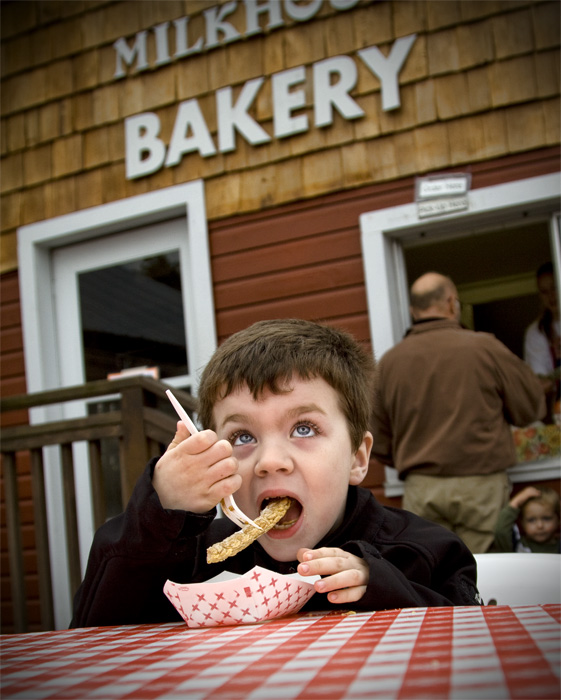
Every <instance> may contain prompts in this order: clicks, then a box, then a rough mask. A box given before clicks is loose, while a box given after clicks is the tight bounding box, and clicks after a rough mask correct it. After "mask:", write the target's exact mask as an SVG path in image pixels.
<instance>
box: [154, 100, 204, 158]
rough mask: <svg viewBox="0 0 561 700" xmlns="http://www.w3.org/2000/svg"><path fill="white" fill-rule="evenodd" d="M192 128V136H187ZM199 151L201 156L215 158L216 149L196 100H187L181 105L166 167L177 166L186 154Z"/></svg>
mask: <svg viewBox="0 0 561 700" xmlns="http://www.w3.org/2000/svg"><path fill="white" fill-rule="evenodd" d="M189 127H191V133H192V135H191V136H189V137H187V136H185V134H186V133H187V130H188V129H189ZM190 151H199V153H200V154H201V156H203V158H205V157H206V156H213V155H214V154H215V153H216V148H215V146H214V143H213V141H212V138H211V136H210V132H209V130H208V128H207V125H206V122H205V120H204V117H203V115H202V113H201V110H200V108H199V103H198V102H197V100H196V99H192V100H187V101H186V102H182V103H181V104H180V105H179V109H178V110H177V116H176V118H175V124H174V125H173V134H172V135H171V140H170V142H169V149H168V156H167V158H166V166H169V165H177V164H178V163H179V161H180V160H181V157H182V155H183V154H184V153H189V152H190Z"/></svg>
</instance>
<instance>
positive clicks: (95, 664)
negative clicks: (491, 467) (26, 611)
mask: <svg viewBox="0 0 561 700" xmlns="http://www.w3.org/2000/svg"><path fill="white" fill-rule="evenodd" d="M560 632H561V605H542V606H520V607H510V606H487V607H456V608H452V607H450V608H409V609H402V610H384V611H378V612H371V613H370V612H369V613H357V614H329V613H325V614H310V615H302V614H301V615H297V616H292V617H290V618H284V619H277V620H272V621H269V622H266V623H262V624H256V625H240V626H237V627H217V628H216V627H215V628H205V629H189V628H188V627H187V626H186V625H184V624H183V623H174V624H159V625H131V626H122V627H94V628H85V629H75V630H64V631H55V632H39V633H31V634H16V635H3V636H2V637H0V642H1V648H2V674H1V688H2V692H1V696H2V698H3V699H4V700H8V698H10V699H14V698H56V700H64V699H66V698H80V700H85V699H86V698H96V699H97V700H115V699H117V698H119V699H122V698H134V700H152V699H154V698H159V699H163V698H165V699H166V700H174V699H177V700H186V699H189V700H192V699H195V698H197V699H202V698H224V699H226V698H227V699H228V700H236V699H240V700H241V699H244V700H245V699H246V698H247V699H249V698H252V699H259V698H267V699H268V700H274V699H275V698H278V699H279V700H292V699H293V698H305V699H306V700H332V699H335V698H348V699H354V698H361V699H362V700H374V699H376V698H381V699H383V700H390V699H392V698H407V699H409V698H430V699H431V700H438V699H439V698H469V699H472V698H484V699H485V700H489V699H490V698H524V699H526V698H540V699H541V700H544V699H545V698H556V699H558V698H559V697H560V682H559V673H560V669H559V659H560V651H561V644H560V642H561V638H560V637H561V634H560Z"/></svg>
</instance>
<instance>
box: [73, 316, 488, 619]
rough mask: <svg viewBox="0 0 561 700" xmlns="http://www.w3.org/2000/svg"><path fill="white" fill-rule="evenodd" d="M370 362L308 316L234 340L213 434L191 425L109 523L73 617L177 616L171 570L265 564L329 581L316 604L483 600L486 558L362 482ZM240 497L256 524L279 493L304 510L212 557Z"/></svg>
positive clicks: (205, 376) (204, 575) (183, 574)
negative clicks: (169, 594)
mask: <svg viewBox="0 0 561 700" xmlns="http://www.w3.org/2000/svg"><path fill="white" fill-rule="evenodd" d="M373 369H374V363H373V359H372V357H371V355H370V354H369V353H367V352H366V351H364V350H363V349H362V348H361V346H360V345H359V344H358V343H357V342H356V341H355V340H354V339H353V338H352V337H351V336H350V335H348V334H346V333H344V332H342V331H340V330H336V329H335V328H332V327H329V326H326V325H321V324H317V323H312V322H308V321H302V320H298V319H292V320H276V321H263V322H259V323H256V324H254V325H253V326H251V327H249V328H248V329H246V330H243V331H240V332H239V333H236V334H234V335H233V336H231V337H230V338H229V339H228V340H226V341H225V342H224V343H223V344H222V345H221V346H220V347H219V348H218V349H217V350H216V352H215V353H214V355H213V357H212V358H211V360H210V361H209V363H208V365H207V366H206V367H205V369H204V371H203V373H202V377H201V382H200V385H199V413H198V416H199V420H200V422H201V424H202V426H203V427H204V428H205V429H204V430H202V431H201V432H199V433H196V434H194V435H189V433H188V431H187V429H186V428H185V426H184V425H183V424H182V423H179V424H178V426H177V432H176V434H175V437H174V438H173V440H172V442H171V444H170V445H169V447H168V449H167V451H166V452H165V454H164V455H163V456H162V457H160V458H159V459H157V458H156V459H154V460H152V461H151V462H150V463H149V464H148V465H147V467H146V469H145V471H144V473H143V474H142V476H141V477H140V479H139V480H138V482H137V484H136V486H135V489H134V491H133V494H132V496H131V499H130V501H129V503H128V505H127V508H126V511H125V512H124V513H123V514H121V515H118V516H117V517H115V518H113V519H112V520H109V521H108V522H107V523H105V524H104V525H102V526H101V528H100V529H99V530H98V531H97V533H96V535H95V537H94V542H93V545H92V548H91V551H90V555H89V561H88V566H87V570H86V574H85V578H84V581H83V582H82V584H81V586H80V588H79V590H78V592H77V594H76V596H75V604H74V617H73V620H72V622H71V626H72V627H84V626H92V625H119V624H130V623H143V622H165V621H173V620H179V619H180V618H179V614H178V613H177V611H176V610H175V608H174V607H173V606H172V605H171V603H170V602H169V601H168V599H167V598H166V597H165V595H164V593H163V587H164V584H165V582H166V580H167V579H171V580H173V581H175V582H179V583H188V582H192V583H195V582H198V583H200V582H203V581H206V580H208V579H209V578H211V577H213V576H215V575H216V574H218V573H220V572H221V571H223V570H227V571H231V572H232V573H238V574H242V573H245V572H247V571H250V570H251V569H252V568H253V567H254V566H256V565H259V566H262V567H264V568H267V569H270V570H273V571H276V572H279V573H283V574H287V573H292V572H295V571H298V573H300V574H301V575H303V576H313V575H320V576H321V577H322V578H321V579H320V580H318V581H316V583H315V584H314V585H315V588H316V590H317V594H316V595H314V596H313V597H312V598H311V599H310V601H308V603H307V605H306V607H305V608H304V610H306V609H308V610H309V609H314V608H315V609H321V610H325V609H330V608H334V609H348V608H349V607H352V609H354V610H379V609H386V608H400V607H426V606H447V605H477V604H479V603H480V599H479V594H478V592H477V588H476V583H475V581H476V566H475V561H474V558H473V557H472V555H471V553H470V552H469V550H468V548H467V547H466V546H465V544H464V543H463V542H462V541H461V539H460V538H459V537H457V536H456V535H454V534H452V533H450V532H449V531H448V530H446V529H444V528H441V527H439V526H437V525H434V524H433V523H430V522H428V521H426V520H423V519H421V518H419V517H417V516H416V515H413V514H411V513H407V512H406V511H403V510H400V509H393V508H388V507H384V506H382V505H381V504H380V503H378V502H377V501H376V499H375V498H374V497H373V495H372V494H371V492H370V491H369V490H367V489H363V488H360V487H359V484H360V483H361V481H362V480H363V479H364V477H365V475H366V472H367V469H368V461H369V455H370V449H371V446H372V435H371V433H370V432H369V431H368V424H369V420H370V413H371V396H372V377H373ZM234 493H235V498H236V502H237V505H238V506H239V507H240V508H241V509H242V510H243V512H244V513H246V514H247V515H248V517H250V518H252V519H253V518H255V517H256V516H257V515H258V513H259V511H260V510H261V508H262V505H263V503H264V502H265V501H266V500H267V499H269V498H271V497H276V496H290V498H292V499H293V504H292V505H291V507H290V509H289V510H288V512H287V513H286V515H285V516H284V519H283V520H282V521H280V522H279V523H278V524H277V525H276V526H275V528H274V529H272V530H270V531H269V532H267V533H266V534H264V535H262V536H261V537H260V538H259V539H258V540H256V541H255V542H253V544H251V545H249V546H248V547H247V548H246V549H244V550H242V551H241V552H239V553H238V554H236V555H235V556H233V557H230V558H228V559H226V560H225V561H222V562H220V563H216V564H208V563H207V560H206V550H207V548H208V547H209V546H210V545H212V544H214V543H216V542H218V541H220V540H222V539H224V537H226V536H227V535H230V534H232V533H233V532H234V531H236V530H237V528H236V526H235V525H234V524H233V523H232V522H231V521H230V520H228V519H226V518H216V517H215V516H216V508H215V507H216V505H217V504H218V503H219V502H220V500H221V499H222V498H224V497H225V496H228V495H230V494H234Z"/></svg>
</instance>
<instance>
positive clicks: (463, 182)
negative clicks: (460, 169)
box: [416, 174, 471, 201]
mask: <svg viewBox="0 0 561 700" xmlns="http://www.w3.org/2000/svg"><path fill="white" fill-rule="evenodd" d="M470 179H471V178H470V176H469V175H468V174H459V175H451V176H447V177H440V176H432V177H420V178H417V197H416V198H417V201H421V200H424V199H433V198H435V197H451V196H454V195H465V194H467V192H468V190H469V186H470Z"/></svg>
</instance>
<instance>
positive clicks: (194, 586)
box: [164, 566, 320, 627]
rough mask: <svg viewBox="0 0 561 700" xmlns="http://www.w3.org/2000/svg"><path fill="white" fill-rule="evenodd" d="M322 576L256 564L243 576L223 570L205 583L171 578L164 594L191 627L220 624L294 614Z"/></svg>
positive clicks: (308, 597) (255, 620) (237, 623)
mask: <svg viewBox="0 0 561 700" xmlns="http://www.w3.org/2000/svg"><path fill="white" fill-rule="evenodd" d="M319 578H320V577H319V576H306V577H303V576H300V575H299V574H287V575H283V574H278V573H276V572H274V571H270V570H269V569H264V568H262V567H261V566H255V567H254V568H253V569H251V571H248V572H247V573H245V574H243V575H242V576H239V575H237V574H232V573H230V572H229V571H224V572H222V573H221V574H219V575H218V576H215V577H214V578H212V579H209V580H208V581H205V582H204V583H174V582H173V581H169V580H168V581H166V584H165V586H164V593H165V594H166V595H167V597H168V598H169V600H170V601H171V603H172V604H173V605H174V607H175V608H176V610H177V611H178V612H179V614H180V615H181V617H182V618H183V619H184V620H185V622H186V623H187V624H188V625H189V627H219V626H221V625H239V624H242V623H246V624H247V623H256V622H262V621H263V620H271V619H273V618H275V617H282V616H284V615H292V614H293V613H296V612H298V610H300V609H301V608H302V606H303V605H304V604H305V603H307V602H308V600H309V599H310V598H311V597H312V596H313V594H314V593H315V589H314V582H315V581H317V580H318V579H319Z"/></svg>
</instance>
